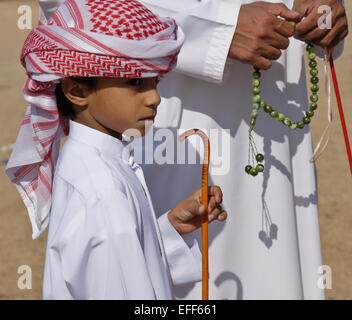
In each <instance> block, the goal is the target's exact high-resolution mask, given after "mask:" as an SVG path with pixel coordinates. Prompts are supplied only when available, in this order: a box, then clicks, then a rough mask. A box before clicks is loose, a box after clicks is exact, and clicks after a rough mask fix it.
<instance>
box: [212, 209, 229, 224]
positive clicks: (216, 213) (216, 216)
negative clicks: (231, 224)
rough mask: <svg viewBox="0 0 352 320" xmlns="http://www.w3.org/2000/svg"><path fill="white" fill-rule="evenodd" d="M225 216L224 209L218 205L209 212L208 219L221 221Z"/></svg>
mask: <svg viewBox="0 0 352 320" xmlns="http://www.w3.org/2000/svg"><path fill="white" fill-rule="evenodd" d="M226 218H227V212H226V211H224V210H223V209H222V208H221V207H218V208H216V209H214V210H213V211H212V212H211V214H209V216H208V221H209V222H211V221H214V220H219V221H223V220H225V219H226Z"/></svg>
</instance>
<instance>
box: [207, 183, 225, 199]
mask: <svg viewBox="0 0 352 320" xmlns="http://www.w3.org/2000/svg"><path fill="white" fill-rule="evenodd" d="M208 196H209V197H211V196H214V197H215V198H216V201H217V202H221V201H222V197H223V194H222V191H221V188H220V187H219V186H209V187H208Z"/></svg>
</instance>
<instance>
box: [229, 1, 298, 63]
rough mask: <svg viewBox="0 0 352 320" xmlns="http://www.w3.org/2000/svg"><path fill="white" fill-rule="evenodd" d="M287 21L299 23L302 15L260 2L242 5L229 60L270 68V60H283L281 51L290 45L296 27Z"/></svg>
mask: <svg viewBox="0 0 352 320" xmlns="http://www.w3.org/2000/svg"><path fill="white" fill-rule="evenodd" d="M278 17H281V18H284V19H285V20H284V19H281V18H278ZM286 20H288V21H295V22H298V21H299V20H300V14H299V13H297V12H294V11H292V10H290V9H288V8H287V7H286V6H285V5H284V4H282V3H269V2H264V1H257V2H252V3H249V4H244V5H242V6H241V9H240V12H239V16H238V20H237V27H236V31H235V34H234V36H233V39H232V43H231V47H230V50H229V57H230V58H233V59H237V60H240V61H242V62H244V63H246V64H250V65H253V66H255V67H257V68H259V69H264V70H267V69H269V68H270V67H271V65H272V62H271V60H277V59H279V58H280V56H281V49H286V48H287V47H288V46H289V44H290V41H289V39H288V38H289V37H291V36H293V35H294V32H295V29H294V27H293V26H292V25H291V24H290V23H289V22H288V21H286Z"/></svg>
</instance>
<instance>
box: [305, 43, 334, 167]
mask: <svg viewBox="0 0 352 320" xmlns="http://www.w3.org/2000/svg"><path fill="white" fill-rule="evenodd" d="M330 55H331V51H330V50H329V49H328V48H326V50H325V54H324V80H325V81H324V82H325V91H326V92H327V95H328V124H327V126H326V127H325V129H324V131H323V134H322V135H321V137H320V139H319V142H318V143H317V145H316V147H315V149H314V152H313V155H312V157H311V158H310V162H315V161H316V160H317V159H318V158H319V157H320V156H321V155H322V154H323V152H324V150H325V149H326V147H327V145H328V143H329V139H330V133H331V127H332V126H331V125H332V107H331V83H330V74H329V73H328V63H329V59H330ZM324 139H326V141H325V143H324V145H323V146H322V147H321V144H322V142H323V141H324Z"/></svg>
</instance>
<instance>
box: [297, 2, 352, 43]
mask: <svg viewBox="0 0 352 320" xmlns="http://www.w3.org/2000/svg"><path fill="white" fill-rule="evenodd" d="M322 5H326V6H329V7H330V8H331V26H332V28H331V29H326V28H324V29H320V28H319V26H318V20H319V18H320V17H321V16H322V15H323V14H324V13H318V8H319V7H320V6H322ZM293 10H295V11H297V12H299V13H300V17H301V18H303V17H306V18H305V19H303V20H302V21H301V22H299V23H298V24H297V26H296V32H295V38H297V39H299V40H302V41H306V42H307V41H310V42H313V43H314V44H316V45H319V46H321V47H324V48H333V47H335V46H336V45H337V44H338V43H339V42H340V41H342V40H343V39H344V38H345V37H346V36H347V34H348V24H347V17H346V11H345V8H344V6H343V5H342V3H341V0H295V2H294V5H293ZM325 14H326V13H325Z"/></svg>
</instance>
